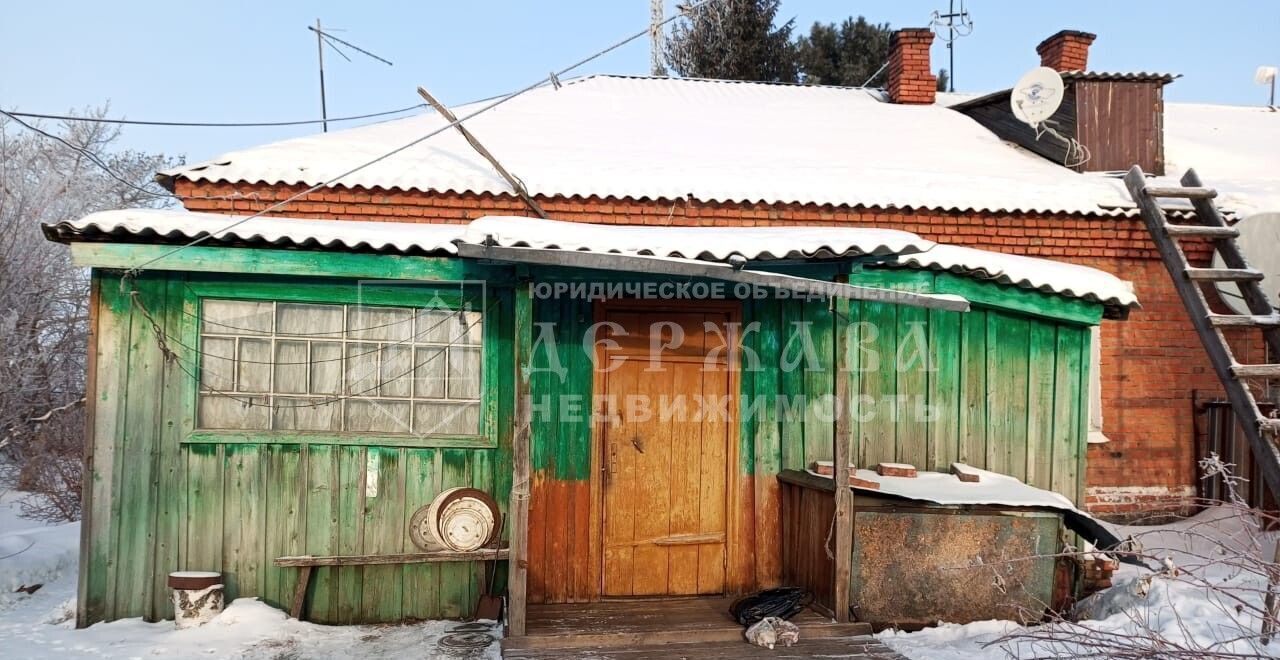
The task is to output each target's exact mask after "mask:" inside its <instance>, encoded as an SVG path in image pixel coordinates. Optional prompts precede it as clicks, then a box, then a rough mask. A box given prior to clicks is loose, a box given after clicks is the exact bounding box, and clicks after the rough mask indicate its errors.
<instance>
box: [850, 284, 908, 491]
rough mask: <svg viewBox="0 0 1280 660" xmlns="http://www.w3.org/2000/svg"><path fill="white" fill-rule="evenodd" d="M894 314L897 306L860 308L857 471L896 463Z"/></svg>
mask: <svg viewBox="0 0 1280 660" xmlns="http://www.w3.org/2000/svg"><path fill="white" fill-rule="evenodd" d="M897 312H898V306H897V305H890V304H887V303H878V302H864V303H863V304H862V320H863V325H862V331H863V334H862V337H861V338H860V344H859V345H860V348H861V349H862V350H861V363H860V364H859V371H858V375H859V377H860V379H861V381H862V382H861V383H860V388H859V393H860V394H861V395H862V402H863V403H862V405H861V406H860V407H859V413H860V417H861V424H860V425H859V429H860V432H859V434H860V438H861V449H862V456H861V457H860V458H859V460H858V461H855V462H856V463H857V464H858V465H859V466H860V467H873V466H875V464H876V463H881V462H890V463H891V462H894V461H896V460H897V455H898V452H897V444H898V437H897V423H896V422H895V418H896V416H897V406H896V395H897V393H898V373H897V368H896V364H895V362H896V356H897V349H898V316H897Z"/></svg>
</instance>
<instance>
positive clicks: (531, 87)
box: [127, 0, 716, 275]
mask: <svg viewBox="0 0 1280 660" xmlns="http://www.w3.org/2000/svg"><path fill="white" fill-rule="evenodd" d="M715 1H716V0H700V2H697V3H695V4H693V5H690V6H689V8H688V10H686V12H685V13H687V12H688V11H692V10H693V9H697V8H698V7H701V6H703V5H706V4H708V3H711V2H715ZM681 15H682V14H676V15H674V16H672V17H670V18H668V19H666V20H665V21H662V22H661V23H659V24H658V25H657V26H649V27H646V28H645V29H643V30H641V31H639V32H636V33H635V34H633V35H631V36H629V37H627V38H625V39H623V40H621V41H618V42H617V43H614V44H613V45H611V46H608V47H607V48H604V49H602V50H599V51H597V52H595V53H593V54H592V55H589V56H587V57H585V58H583V59H581V60H578V61H577V62H574V63H573V64H570V65H569V66H567V67H565V68H563V69H560V70H559V71H555V72H552V73H551V74H549V75H547V76H545V77H543V78H540V79H539V80H538V81H537V82H534V83H532V84H530V85H527V86H525V87H522V88H520V89H519V90H516V91H515V92H511V93H510V94H507V95H506V96H502V97H499V98H498V99H496V100H494V101H492V102H490V103H487V104H485V105H484V106H482V107H480V108H478V109H476V110H475V111H473V112H471V113H468V114H467V115H465V116H462V117H459V118H457V119H455V120H454V121H451V122H449V123H447V124H445V125H444V126H441V127H439V128H437V129H435V130H433V131H431V132H429V133H427V134H426V135H423V136H421V137H418V138H415V139H413V140H411V141H409V142H407V143H405V144H403V145H401V146H399V147H396V148H395V149H392V150H391V151H388V152H386V153H383V154H382V155H380V156H377V157H375V158H373V159H371V160H368V161H366V162H363V163H361V164H359V165H356V166H355V167H352V168H351V169H348V170H346V171H345V172H342V173H340V174H338V175H336V176H333V177H330V178H329V179H327V180H325V181H321V182H320V183H317V184H315V185H313V186H310V187H308V188H307V189H305V190H302V191H300V192H298V193H295V194H293V195H291V196H289V197H287V198H285V199H283V200H280V201H278V202H275V203H274V204H272V205H271V206H268V207H266V208H264V209H262V210H261V211H257V212H255V213H254V214H253V215H249V216H245V217H243V218H240V219H238V220H236V221H235V222H232V223H230V224H228V225H226V226H225V227H223V228H221V229H218V230H216V231H212V232H206V233H203V234H201V235H200V236H198V237H197V238H196V239H194V240H192V241H190V242H188V243H185V244H183V245H180V246H178V247H175V248H174V249H172V250H168V251H166V252H163V253H161V254H159V255H157V256H155V257H153V258H151V259H149V260H147V261H146V262H144V263H142V264H140V265H138V266H134V267H133V268H131V269H129V271H128V272H127V275H128V274H132V275H136V274H137V273H139V272H140V271H142V270H143V269H145V268H146V267H147V266H150V265H151V264H154V263H156V262H158V261H161V260H163V259H166V258H168V257H171V256H173V255H175V254H177V253H179V252H182V251H183V250H185V249H187V248H189V247H194V246H196V245H199V244H201V243H203V242H205V241H207V240H209V239H210V238H213V237H215V236H217V235H219V234H223V233H225V232H228V231H231V230H232V229H235V228H236V227H238V226H240V225H242V224H244V223H246V222H249V221H250V220H254V219H256V218H260V217H262V216H264V215H266V214H268V213H271V212H272V211H275V210H278V209H280V208H281V207H284V206H287V205H289V204H291V203H293V202H295V201H297V200H299V199H301V198H303V197H305V196H307V195H309V194H311V193H313V192H315V191H317V190H320V189H322V188H327V187H329V186H331V185H333V184H334V183H336V182H338V181H341V180H342V179H345V178H347V177H349V176H351V175H352V174H355V173H356V172H359V171H360V170H363V169H365V168H368V167H371V166H373V165H376V164H378V163H380V162H382V161H384V160H386V159H388V158H391V157H392V156H395V155H396V154H399V153H401V152H403V151H406V150H408V149H411V148H413V147H415V146H417V145H419V144H421V143H423V142H425V141H427V140H428V139H430V138H432V137H435V136H436V135H439V134H440V133H443V132H445V131H447V130H449V129H452V128H454V127H456V126H458V125H460V124H462V123H463V122H465V121H467V120H469V119H472V118H474V117H476V116H479V115H481V114H483V113H485V112H488V111H489V110H492V109H494V108H496V107H498V106H500V105H502V104H504V103H506V102H508V101H510V100H512V99H514V98H516V97H519V96H521V95H523V94H525V93H527V92H530V91H532V90H534V89H537V88H539V87H542V86H543V85H545V84H546V83H547V82H549V81H550V80H552V79H553V78H558V77H560V76H563V75H565V74H568V73H570V72H572V71H574V70H575V69H577V68H578V67H581V66H582V65H584V64H587V63H589V62H591V61H593V60H595V59H597V58H599V57H602V56H604V55H606V54H608V53H611V52H613V51H615V50H617V49H619V48H621V47H623V46H625V45H627V44H629V43H631V42H632V41H635V40H637V39H640V38H641V37H646V36H648V35H649V34H650V32H651V30H652V29H654V28H655V27H661V26H663V25H666V24H667V23H670V22H671V21H674V20H676V19H677V18H680V17H681Z"/></svg>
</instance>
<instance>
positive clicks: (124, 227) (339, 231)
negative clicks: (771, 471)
mask: <svg viewBox="0 0 1280 660" xmlns="http://www.w3.org/2000/svg"><path fill="white" fill-rule="evenodd" d="M241 220H244V218H243V217H238V216H226V215H218V214H213V213H188V212H186V211H174V210H155V209H129V210H120V211H103V212H99V213H93V214H91V215H88V216H85V217H84V218H81V219H80V220H75V221H67V222H60V223H56V224H51V225H44V233H45V236H47V237H48V238H49V239H50V240H55V241H62V242H75V241H85V240H114V241H119V242H138V241H139V240H140V239H141V240H142V241H146V242H186V241H190V240H194V239H196V238H200V237H202V236H205V235H208V234H213V237H212V238H211V239H210V240H209V241H208V242H209V243H213V244H218V243H222V244H248V245H267V246H272V247H300V248H321V249H338V250H357V251H374V252H384V253H394V254H442V255H451V254H456V253H457V244H458V243H470V244H473V245H483V244H490V243H491V244H496V245H499V246H503V247H533V248H541V249H561V250H578V251H588V252H600V253H611V254H631V255H645V256H654V257H662V258H677V259H699V260H703V261H718V262H728V261H732V260H734V258H735V257H743V258H745V259H747V260H749V261H767V260H772V259H809V258H838V257H856V256H863V255H872V256H878V257H894V256H897V257H898V259H897V260H896V263H900V264H901V265H904V266H907V267H911V268H926V269H933V270H946V271H950V272H954V273H959V274H963V275H967V276H972V277H977V278H979V279H993V280H996V281H999V282H1003V283H1007V284H1013V285H1015V286H1019V287H1022V288H1028V289H1037V290H1040V291H1044V292H1047V293H1056V294H1059V295H1063V296H1068V297H1073V298H1083V299H1086V300H1092V301H1096V302H1101V303H1104V304H1108V305H1120V306H1131V305H1136V304H1137V298H1136V297H1135V296H1134V294H1133V291H1132V288H1131V287H1130V286H1129V284H1128V283H1127V282H1125V281H1124V280H1121V279H1120V278H1118V277H1116V276H1114V275H1111V274H1110V273H1107V272H1105V271H1101V270H1098V269H1095V268H1089V267H1087V266H1079V265H1075V264H1068V263H1063V262H1058V261H1051V260H1048V259H1037V258H1034V257H1021V256H1016V255H1008V254H1001V253H998V252H988V251H985V250H976V249H972V248H964V247H959V246H952V245H943V244H939V243H934V242H933V241H930V240H928V239H925V238H922V237H920V236H917V235H916V234H913V233H910V232H905V231H898V230H892V229H871V228H859V227H650V226H616V225H593V224H587V223H581V222H564V221H559V220H540V219H537V218H526V217H515V216H486V217H483V218H479V219H476V220H473V221H472V222H471V223H470V224H468V225H432V224H422V223H394V222H366V221H357V220H320V219H305V218H278V217H257V218H252V219H249V220H245V221H244V222H242V223H240V224H236V223H237V222H239V221H241ZM233 224H236V226H235V227H233V228H232V229H230V230H225V231H224V228H226V227H228V226H231V225H233Z"/></svg>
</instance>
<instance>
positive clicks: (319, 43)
mask: <svg viewBox="0 0 1280 660" xmlns="http://www.w3.org/2000/svg"><path fill="white" fill-rule="evenodd" d="M307 29H308V30H311V31H312V32H315V33H316V55H317V56H318V57H319V60H320V126H321V127H322V129H323V131H324V132H325V133H328V132H329V121H328V120H329V109H328V107H327V102H326V99H325V93H324V47H325V46H328V47H330V48H332V49H333V51H334V52H335V53H337V54H339V55H341V56H342V59H344V60H346V61H348V62H350V61H351V56H350V55H347V54H346V53H345V52H343V51H342V49H341V48H339V47H338V44H342V45H343V46H346V47H347V48H350V49H351V50H354V51H356V52H357V53H360V54H361V55H364V56H366V57H370V58H373V59H375V60H378V61H379V62H382V63H383V64H385V65H387V66H394V65H393V64H392V63H391V60H387V59H384V58H381V57H378V56H377V55H374V54H373V53H370V52H369V51H367V50H365V49H363V48H361V47H359V46H357V45H355V44H353V43H351V42H350V41H343V40H342V39H339V38H337V37H335V36H333V35H332V34H329V33H328V32H325V30H324V28H322V27H320V19H318V18H317V19H316V24H315V26H311V25H308V26H307ZM329 29H330V30H331V31H334V32H341V30H338V29H335V28H329Z"/></svg>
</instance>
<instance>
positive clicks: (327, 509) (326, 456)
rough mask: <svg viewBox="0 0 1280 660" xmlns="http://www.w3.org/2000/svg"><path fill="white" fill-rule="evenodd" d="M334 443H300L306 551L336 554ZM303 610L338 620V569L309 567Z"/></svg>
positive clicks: (337, 493)
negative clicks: (304, 498)
mask: <svg viewBox="0 0 1280 660" xmlns="http://www.w3.org/2000/svg"><path fill="white" fill-rule="evenodd" d="M338 451H339V448H338V447H333V446H326V445H310V446H309V445H303V447H302V452H303V456H302V460H303V469H304V471H305V478H304V480H303V481H304V483H305V487H306V504H305V511H306V529H305V530H304V531H305V536H304V539H305V543H304V546H305V549H306V554H310V555H336V554H339V552H338V529H339V526H340V525H341V522H342V521H341V518H340V514H341V508H340V507H341V502H340V497H341V489H340V488H339V487H338V483H339V481H338V480H339V479H340V478H341V474H340V472H339V469H338ZM308 591H309V592H310V593H309V595H308V601H307V606H306V609H305V610H304V613H306V615H307V618H308V619H309V620H311V621H315V622H317V623H337V622H338V569H337V568H335V567H329V566H326V567H323V568H317V569H313V571H312V574H311V585H310V587H309V589H308Z"/></svg>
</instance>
